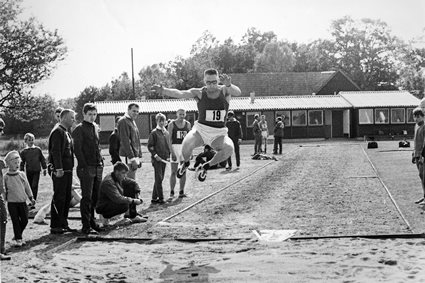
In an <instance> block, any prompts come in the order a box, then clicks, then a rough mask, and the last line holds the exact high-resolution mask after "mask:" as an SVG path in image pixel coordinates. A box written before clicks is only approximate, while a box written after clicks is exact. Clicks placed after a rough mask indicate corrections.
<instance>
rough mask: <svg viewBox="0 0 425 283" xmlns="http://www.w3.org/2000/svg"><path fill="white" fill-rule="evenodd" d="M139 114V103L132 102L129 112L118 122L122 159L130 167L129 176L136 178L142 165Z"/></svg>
mask: <svg viewBox="0 0 425 283" xmlns="http://www.w3.org/2000/svg"><path fill="white" fill-rule="evenodd" d="M138 115H139V105H137V104H136V103H130V104H129V105H128V109H127V113H125V114H124V116H122V117H121V118H120V119H119V120H118V124H117V130H118V137H119V140H120V149H119V153H120V159H121V161H122V162H124V163H126V164H127V165H128V167H129V172H128V174H127V177H129V178H131V179H133V180H135V179H136V170H137V168H139V167H141V166H142V163H141V161H140V158H142V147H141V144H140V135H139V129H138V128H137V125H136V118H137V116H138Z"/></svg>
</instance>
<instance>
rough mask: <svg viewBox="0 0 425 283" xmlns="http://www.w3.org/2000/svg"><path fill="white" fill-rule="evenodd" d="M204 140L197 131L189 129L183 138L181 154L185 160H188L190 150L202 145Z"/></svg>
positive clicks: (190, 154)
mask: <svg viewBox="0 0 425 283" xmlns="http://www.w3.org/2000/svg"><path fill="white" fill-rule="evenodd" d="M203 145H204V141H203V140H202V137H201V135H200V134H199V133H198V132H197V131H194V130H192V131H190V132H189V133H188V134H187V135H186V136H185V137H184V139H183V143H182V155H183V159H184V161H185V162H187V161H189V160H190V157H191V156H192V152H193V150H194V149H195V148H197V147H200V146H203Z"/></svg>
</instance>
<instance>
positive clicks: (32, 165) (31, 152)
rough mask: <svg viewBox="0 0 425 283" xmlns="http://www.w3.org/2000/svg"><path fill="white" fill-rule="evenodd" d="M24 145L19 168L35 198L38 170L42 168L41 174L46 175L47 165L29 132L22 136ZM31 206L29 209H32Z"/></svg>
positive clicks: (38, 176) (38, 177) (38, 178)
mask: <svg viewBox="0 0 425 283" xmlns="http://www.w3.org/2000/svg"><path fill="white" fill-rule="evenodd" d="M24 141H25V143H26V145H27V146H26V147H25V148H24V149H23V150H22V151H21V152H20V156H21V166H20V170H21V171H25V173H26V175H27V180H28V183H29V184H30V187H31V191H32V195H33V196H34V199H35V200H37V194H38V183H39V181H40V172H41V169H43V175H44V176H46V172H47V165H46V158H44V155H43V152H41V148H40V147H38V146H35V145H34V141H35V137H34V135H33V134H31V133H26V134H25V136H24ZM34 208H35V207H34V206H31V209H34Z"/></svg>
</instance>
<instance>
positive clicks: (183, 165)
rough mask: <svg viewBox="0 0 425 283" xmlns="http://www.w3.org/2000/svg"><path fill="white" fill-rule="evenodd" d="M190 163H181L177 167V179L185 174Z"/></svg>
mask: <svg viewBox="0 0 425 283" xmlns="http://www.w3.org/2000/svg"><path fill="white" fill-rule="evenodd" d="M189 165H190V161H186V162H183V163H181V164H180V165H179V168H177V178H179V179H180V178H181V177H183V175H184V174H186V169H187V168H188V167H189Z"/></svg>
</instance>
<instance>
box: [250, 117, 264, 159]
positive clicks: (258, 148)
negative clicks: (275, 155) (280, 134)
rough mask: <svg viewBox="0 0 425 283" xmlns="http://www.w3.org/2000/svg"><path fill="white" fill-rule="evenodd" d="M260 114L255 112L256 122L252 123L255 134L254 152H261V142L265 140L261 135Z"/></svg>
mask: <svg viewBox="0 0 425 283" xmlns="http://www.w3.org/2000/svg"><path fill="white" fill-rule="evenodd" d="M259 123H260V115H258V114H255V115H254V122H253V123H252V132H253V134H254V140H255V144H254V154H253V155H255V154H257V153H261V144H262V142H263V137H262V135H261V128H260V124H259Z"/></svg>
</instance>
